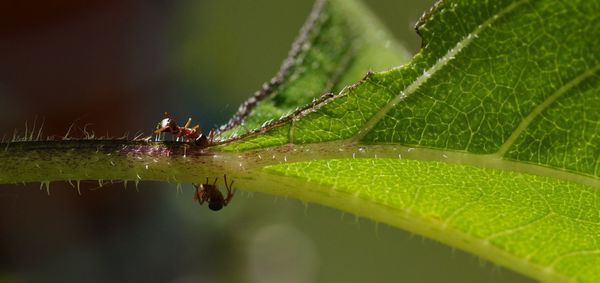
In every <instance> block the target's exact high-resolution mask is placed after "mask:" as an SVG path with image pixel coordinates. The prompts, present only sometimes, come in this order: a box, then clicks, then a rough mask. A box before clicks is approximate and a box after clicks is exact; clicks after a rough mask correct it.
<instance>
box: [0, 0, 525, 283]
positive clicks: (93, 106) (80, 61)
mask: <svg viewBox="0 0 600 283" xmlns="http://www.w3.org/2000/svg"><path fill="white" fill-rule="evenodd" d="M366 2H367V4H368V6H369V7H371V8H372V9H373V10H374V12H375V14H376V15H378V16H379V17H380V18H381V20H382V22H384V23H385V24H386V25H387V26H388V27H389V29H390V30H391V31H392V33H393V34H394V35H395V36H396V37H397V38H399V40H400V42H401V43H403V44H405V45H406V46H407V47H408V49H409V50H411V51H412V52H416V51H417V50H418V48H419V44H420V40H419V39H418V37H417V35H416V33H415V32H414V30H413V26H414V23H415V22H416V21H417V19H418V18H419V16H420V15H421V13H422V12H423V11H425V10H426V9H428V8H429V6H431V4H432V2H433V1H431V0H429V1H391V0H390V1H375V0H371V1H366ZM311 6H312V1H308V0H303V1H276V0H255V1H233V0H226V1H192V0H180V1H134V0H125V1H103V0H91V1H78V0H56V1H41V0H40V1H30V2H27V3H24V2H21V3H17V1H15V3H4V4H3V8H2V10H0V113H1V114H0V117H1V119H0V136H1V135H2V134H6V136H8V137H12V135H13V133H14V131H15V129H17V134H19V133H23V131H24V129H25V121H27V122H28V127H29V128H30V127H31V126H32V121H33V120H34V119H35V117H36V116H37V125H39V123H40V121H41V120H42V119H45V125H44V135H55V136H62V135H64V134H65V133H66V132H67V129H68V128H69V127H70V126H71V125H73V130H72V132H71V133H72V134H73V135H75V136H77V135H82V133H83V129H84V128H85V129H86V130H88V131H94V132H95V133H96V135H99V136H105V135H108V136H121V135H122V134H124V133H125V132H129V134H130V136H132V135H134V134H135V133H136V131H138V130H139V131H142V132H145V133H146V134H149V133H150V132H151V130H152V128H153V126H154V125H155V123H156V122H157V121H158V120H159V119H160V118H161V116H162V112H164V111H169V112H172V113H173V114H174V115H175V116H176V117H183V118H185V117H188V116H189V117H193V118H194V120H195V121H196V122H200V123H201V124H202V125H203V127H204V128H210V127H217V126H218V125H220V124H223V123H225V122H226V121H227V119H228V118H229V117H230V116H231V115H232V114H233V113H234V112H235V110H236V109H237V107H238V105H239V104H240V103H242V102H243V101H244V100H245V99H246V98H247V97H249V96H250V95H251V94H252V93H253V92H254V91H255V90H257V89H258V88H259V87H260V85H261V84H262V83H263V82H264V81H266V80H268V79H269V78H270V77H271V76H272V75H274V74H275V72H276V71H277V70H278V69H279V65H280V63H281V62H282V60H283V59H284V58H285V57H286V55H287V52H288V49H289V47H290V45H291V43H292V41H293V40H294V38H295V36H296V34H297V32H298V30H299V29H300V27H301V25H302V23H303V22H304V20H305V18H306V17H307V15H308V14H309V11H310V8H311ZM183 118H180V119H183ZM175 188H176V185H175V184H163V183H149V182H147V183H141V184H140V186H139V192H138V191H136V190H135V189H134V188H132V186H131V185H130V186H129V187H128V188H127V189H124V188H123V185H122V184H118V183H117V184H114V185H106V186H103V187H102V188H99V186H98V183H97V182H85V188H84V189H83V195H82V196H78V195H77V192H76V190H74V189H73V188H72V187H70V186H69V185H68V184H62V183H53V184H52V185H51V195H50V196H48V195H46V193H45V191H40V190H39V185H37V184H29V185H15V186H2V187H1V188H0V282H114V281H117V282H178V283H179V282H528V281H530V280H528V279H526V278H524V277H522V276H520V275H517V274H515V273H513V272H511V271H508V270H505V269H502V268H499V267H497V266H494V265H492V264H490V263H484V262H482V261H481V260H479V259H478V258H476V257H474V256H471V255H468V254H465V253H463V252H461V251H455V250H453V249H451V248H449V247H446V246H443V245H441V244H438V243H436V242H433V241H430V240H427V239H423V238H422V237H420V236H416V235H411V234H410V233H407V232H404V231H400V230H398V229H396V228H392V227H388V226H386V225H384V224H379V225H378V224H377V223H374V222H372V221H370V220H364V219H357V218H355V217H354V216H353V215H347V214H344V213H342V212H340V211H337V210H333V209H329V208H323V207H320V206H318V205H313V204H304V203H301V202H299V201H296V200H289V199H282V198H276V197H273V196H268V195H261V194H249V193H245V192H243V191H241V192H239V193H238V195H236V197H235V199H234V201H233V203H232V205H231V206H229V207H227V208H226V209H224V210H222V211H220V212H218V213H214V212H212V211H209V210H208V208H207V207H200V206H198V205H197V204H196V203H194V202H192V188H191V186H190V185H186V186H184V188H183V193H176V189H175Z"/></svg>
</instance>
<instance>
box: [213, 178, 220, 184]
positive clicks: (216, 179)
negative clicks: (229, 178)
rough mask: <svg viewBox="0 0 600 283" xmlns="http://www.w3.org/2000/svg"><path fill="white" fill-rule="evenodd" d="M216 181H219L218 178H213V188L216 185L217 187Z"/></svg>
mask: <svg viewBox="0 0 600 283" xmlns="http://www.w3.org/2000/svg"><path fill="white" fill-rule="evenodd" d="M218 180H219V178H218V177H217V178H215V181H214V182H213V186H216V185H217V181H218Z"/></svg>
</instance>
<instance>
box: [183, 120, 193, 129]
mask: <svg viewBox="0 0 600 283" xmlns="http://www.w3.org/2000/svg"><path fill="white" fill-rule="evenodd" d="M191 123H192V118H188V120H187V122H186V123H185V126H183V127H184V128H189V127H190V124H191Z"/></svg>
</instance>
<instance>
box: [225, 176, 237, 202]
mask: <svg viewBox="0 0 600 283" xmlns="http://www.w3.org/2000/svg"><path fill="white" fill-rule="evenodd" d="M223 179H224V180H225V188H226V189H227V198H225V201H224V202H223V205H224V206H227V204H229V202H231V200H232V199H233V196H234V195H235V190H234V189H233V180H231V183H229V185H227V176H225V175H223Z"/></svg>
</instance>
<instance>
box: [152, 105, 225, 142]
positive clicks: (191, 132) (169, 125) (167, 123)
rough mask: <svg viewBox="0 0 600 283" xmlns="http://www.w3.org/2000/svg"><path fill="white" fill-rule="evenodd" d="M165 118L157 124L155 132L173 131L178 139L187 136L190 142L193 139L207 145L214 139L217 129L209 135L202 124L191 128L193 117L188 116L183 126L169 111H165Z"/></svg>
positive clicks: (158, 133)
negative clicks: (203, 131)
mask: <svg viewBox="0 0 600 283" xmlns="http://www.w3.org/2000/svg"><path fill="white" fill-rule="evenodd" d="M164 115H165V118H164V119H162V120H161V121H160V122H159V123H158V124H157V125H156V130H155V131H154V133H155V134H157V135H160V134H162V133H172V134H173V136H174V137H175V138H176V139H179V138H183V137H185V138H186V139H187V141H188V142H190V141H192V142H193V143H195V144H196V145H202V146H207V145H209V144H211V143H212V142H213V140H214V136H215V131H214V130H210V132H209V133H208V137H206V136H205V135H204V134H203V133H202V128H201V127H200V125H196V126H193V127H191V128H190V125H191V124H192V118H188V120H187V122H186V123H185V125H184V126H183V127H180V126H179V125H177V122H175V120H174V119H173V118H172V117H171V115H170V114H169V113H168V112H165V114H164Z"/></svg>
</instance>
